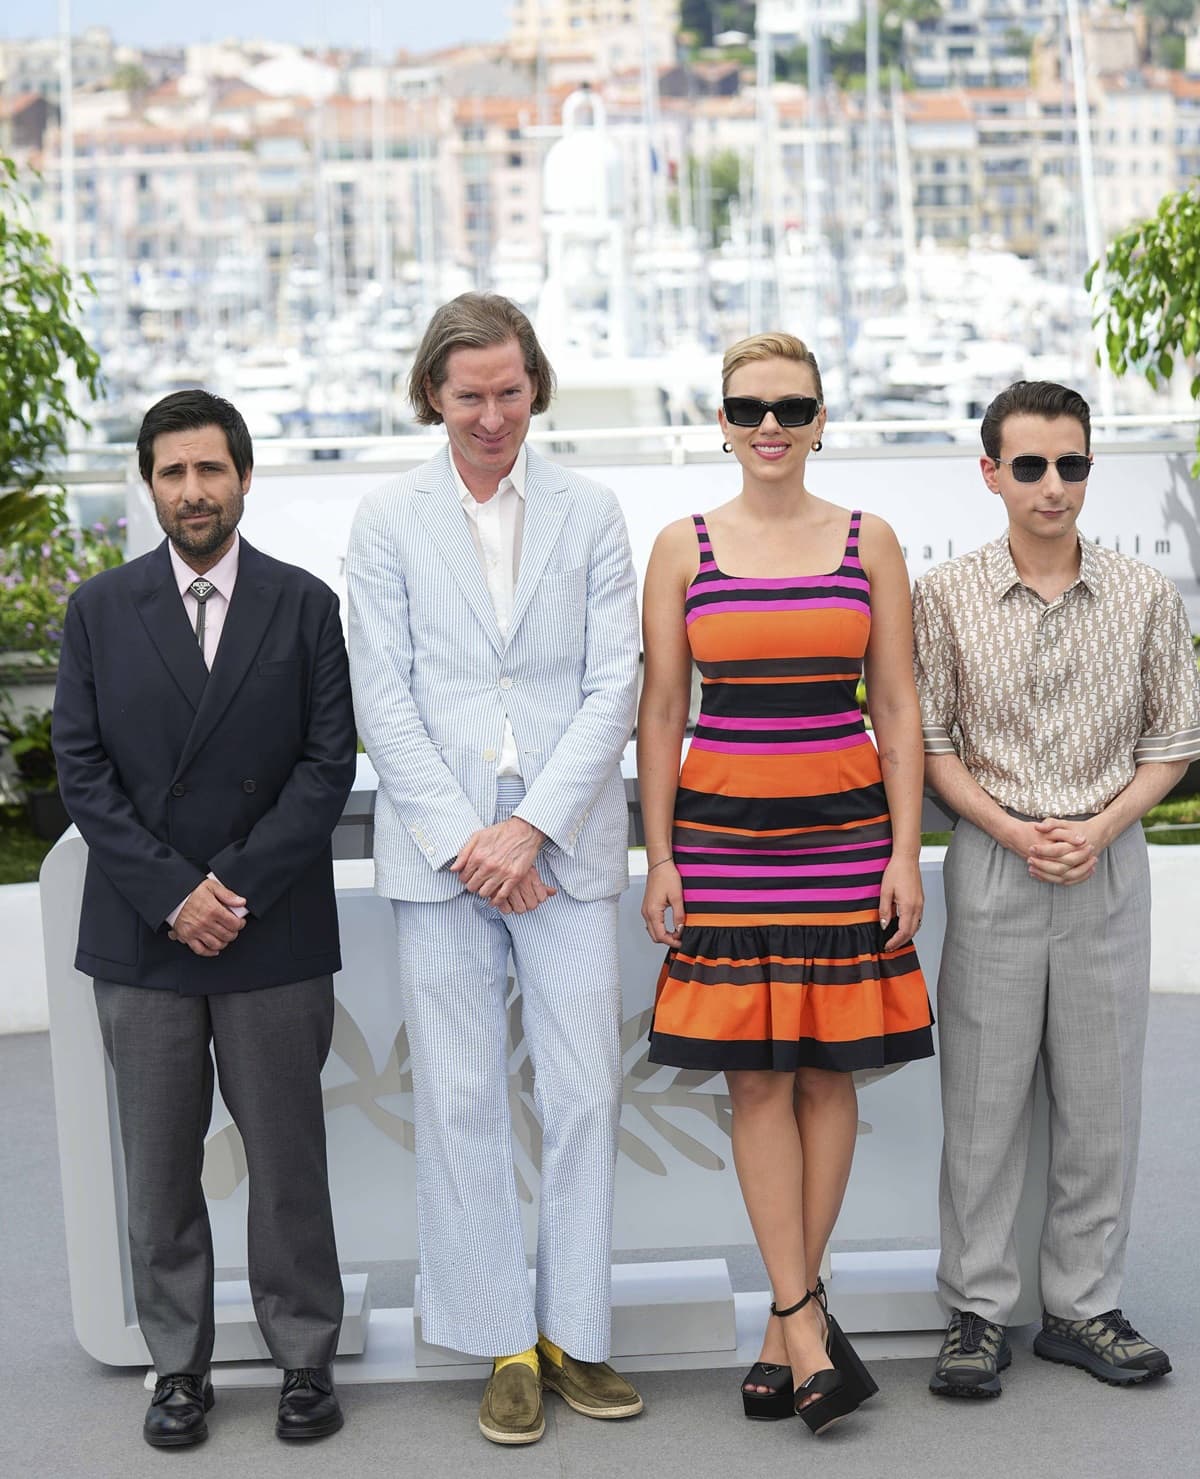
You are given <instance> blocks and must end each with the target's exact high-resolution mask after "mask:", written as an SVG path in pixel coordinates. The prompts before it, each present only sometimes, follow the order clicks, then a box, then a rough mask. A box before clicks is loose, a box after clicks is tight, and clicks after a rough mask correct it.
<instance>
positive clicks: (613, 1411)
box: [539, 1351, 642, 1418]
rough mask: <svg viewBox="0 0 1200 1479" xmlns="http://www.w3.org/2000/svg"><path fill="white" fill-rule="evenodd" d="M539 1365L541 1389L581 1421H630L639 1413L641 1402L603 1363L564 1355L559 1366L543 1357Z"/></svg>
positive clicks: (616, 1374)
mask: <svg viewBox="0 0 1200 1479" xmlns="http://www.w3.org/2000/svg"><path fill="white" fill-rule="evenodd" d="M539 1365H540V1366H541V1368H542V1385H543V1386H544V1387H549V1389H550V1390H551V1391H552V1392H557V1393H558V1395H559V1396H560V1397H561V1398H562V1399H563V1401H564V1402H565V1403H566V1404H567V1406H568V1407H573V1408H574V1409H575V1411H576V1412H582V1413H583V1415H584V1417H603V1418H612V1417H634V1416H636V1415H637V1414H638V1413H639V1412H641V1410H642V1399H641V1398H640V1397H639V1396H638V1394H637V1392H636V1391H635V1390H634V1388H633V1387H632V1386H631V1385H630V1384H629V1382H627V1381H626V1380H625V1378H624V1377H623V1376H621V1375H619V1374H618V1373H617V1372H616V1371H614V1370H613V1369H612V1367H611V1366H610V1365H609V1364H608V1362H607V1361H576V1360H575V1359H574V1358H573V1357H572V1356H568V1355H567V1353H566V1351H564V1352H563V1360H562V1365H561V1366H556V1365H555V1364H554V1362H553V1361H548V1360H547V1359H546V1358H545V1356H542V1357H541V1358H540V1360H539Z"/></svg>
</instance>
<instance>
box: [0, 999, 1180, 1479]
mask: <svg viewBox="0 0 1200 1479" xmlns="http://www.w3.org/2000/svg"><path fill="white" fill-rule="evenodd" d="M1198 1069H1200V997H1196V996H1182V995H1181V996H1155V997H1153V998H1152V1001H1151V1011H1150V1036H1149V1044H1148V1048H1147V1061H1146V1095H1145V1098H1146V1106H1145V1123H1144V1132H1143V1143H1142V1147H1143V1148H1142V1162H1141V1173H1140V1177H1139V1184H1138V1193H1137V1206H1136V1209H1135V1215H1134V1236H1133V1243H1132V1247H1131V1254H1130V1259H1129V1272H1128V1278H1127V1282H1126V1294H1125V1301H1124V1303H1125V1310H1126V1313H1127V1314H1128V1315H1129V1316H1130V1318H1132V1319H1133V1321H1134V1323H1135V1324H1137V1325H1138V1326H1139V1327H1140V1328H1141V1329H1142V1330H1143V1331H1144V1332H1145V1333H1146V1334H1147V1335H1149V1336H1150V1337H1151V1338H1152V1339H1154V1340H1157V1341H1159V1342H1160V1343H1161V1344H1162V1345H1164V1346H1165V1347H1166V1348H1167V1349H1168V1350H1169V1351H1170V1353H1171V1357H1172V1360H1173V1362H1174V1364H1175V1372H1174V1374H1173V1375H1171V1376H1169V1377H1167V1378H1166V1379H1165V1380H1164V1381H1161V1382H1158V1383H1154V1384H1151V1385H1150V1386H1146V1387H1142V1388H1137V1389H1133V1390H1114V1389H1112V1388H1109V1387H1107V1386H1103V1385H1101V1384H1100V1383H1099V1382H1096V1381H1093V1380H1092V1379H1091V1378H1089V1377H1088V1376H1086V1375H1084V1374H1083V1373H1082V1372H1076V1371H1071V1370H1068V1369H1066V1368H1063V1367H1059V1366H1051V1365H1048V1364H1047V1363H1045V1362H1043V1361H1039V1360H1037V1359H1036V1358H1035V1357H1034V1356H1033V1354H1032V1351H1031V1349H1030V1343H1031V1340H1032V1336H1033V1333H1034V1330H1033V1327H1026V1328H1024V1329H1021V1330H1017V1331H1014V1332H1013V1343H1014V1358H1013V1365H1012V1368H1011V1370H1010V1371H1009V1372H1008V1374H1007V1375H1006V1377H1005V1382H1004V1395H1003V1396H1002V1397H1001V1398H1000V1399H999V1400H998V1401H995V1402H982V1403H969V1402H946V1401H944V1400H943V1401H939V1400H937V1399H935V1398H934V1397H932V1396H930V1395H929V1393H928V1391H927V1390H926V1382H927V1380H928V1365H929V1363H928V1362H927V1361H887V1362H877V1363H876V1364H875V1365H874V1367H873V1370H874V1373H875V1376H876V1378H877V1380H878V1381H879V1384H880V1387H881V1389H882V1390H881V1392H880V1395H879V1396H878V1397H877V1398H875V1399H874V1400H873V1401H872V1402H871V1403H869V1404H868V1406H867V1407H865V1408H864V1409H862V1411H860V1412H859V1413H858V1414H856V1415H855V1417H854V1418H852V1419H851V1420H850V1421H849V1422H847V1423H844V1424H841V1425H840V1426H839V1427H837V1428H835V1429H834V1430H833V1431H832V1432H831V1434H830V1435H829V1436H828V1437H825V1438H821V1439H814V1438H812V1437H811V1436H810V1434H809V1433H808V1431H807V1429H806V1428H804V1426H803V1425H802V1424H801V1423H800V1422H798V1421H791V1422H782V1423H748V1422H746V1421H745V1420H744V1419H743V1417H742V1416H741V1403H740V1399H739V1396H738V1391H737V1373H736V1372H730V1371H700V1372H666V1373H655V1374H650V1375H645V1376H643V1377H641V1378H639V1386H640V1388H641V1391H642V1393H643V1396H644V1397H645V1400H646V1412H645V1413H644V1414H643V1415H642V1416H641V1417H639V1418H635V1419H633V1420H632V1421H629V1422H623V1423H599V1422H592V1421H589V1420H588V1419H586V1418H583V1417H580V1416H579V1415H577V1414H576V1413H574V1412H572V1411H570V1410H569V1409H567V1408H566V1407H565V1406H563V1405H562V1404H561V1403H560V1402H559V1401H558V1399H557V1398H554V1397H552V1396H551V1397H549V1398H548V1399H547V1412H546V1419H547V1421H546V1436H545V1437H544V1439H543V1440H542V1441H541V1442H540V1443H539V1444H536V1445H534V1446H532V1447H528V1448H517V1449H507V1450H506V1449H499V1448H496V1447H495V1446H493V1445H490V1444H488V1443H486V1442H485V1441H484V1440H483V1439H482V1438H481V1437H480V1436H479V1433H478V1431H477V1430H476V1427H475V1413H476V1409H477V1406H478V1401H479V1387H478V1384H477V1383H474V1382H464V1383H459V1382H444V1383H411V1384H405V1385H397V1386H357V1387H345V1388H343V1390H342V1401H343V1406H344V1408H345V1411H346V1427H345V1428H344V1429H343V1431H342V1432H341V1433H340V1434H338V1435H337V1436H336V1437H334V1438H332V1439H328V1440H325V1441H322V1442H316V1443H313V1444H311V1445H304V1446H301V1447H297V1446H291V1447H287V1446H285V1445H284V1444H282V1443H280V1442H278V1441H277V1440H276V1439H275V1437H274V1436H273V1421H274V1394H273V1393H270V1392H266V1391H263V1390H239V1391H227V1392H220V1393H218V1397H217V1405H216V1407H215V1408H214V1410H213V1412H212V1414H211V1415H210V1419H209V1428H210V1433H211V1436H210V1438H209V1440H208V1442H207V1443H205V1444H203V1445H202V1446H200V1447H198V1448H195V1449H187V1450H182V1451H175V1452H162V1451H156V1450H153V1449H150V1448H148V1447H147V1446H146V1445H145V1444H144V1443H143V1442H142V1439H141V1434H140V1427H141V1421H142V1414H143V1412H144V1410H145V1406H146V1401H147V1394H146V1392H145V1390H144V1388H143V1386H142V1378H143V1375H144V1373H143V1372H142V1371H141V1370H140V1369H139V1370H137V1371H125V1370H112V1369H109V1368H106V1367H104V1366H101V1365H99V1364H98V1363H97V1362H95V1361H93V1360H92V1359H91V1358H90V1357H89V1356H87V1355H86V1354H85V1353H84V1352H83V1351H82V1350H81V1349H80V1347H79V1346H78V1344H77V1343H76V1341H75V1338H74V1334H73V1332H72V1328H71V1310H70V1295H69V1289H68V1285H67V1270H66V1253H65V1248H64V1242H63V1233H62V1204H61V1193H60V1189H59V1175H58V1153H57V1145H56V1141H55V1132H54V1111H53V1097H52V1089H51V1080H50V1052H49V1043H48V1040H47V1038H46V1037H45V1036H44V1035H34V1036H27V1037H9V1038H0V1113H2V1115H3V1120H2V1123H3V1126H4V1131H3V1135H2V1136H0V1239H2V1241H0V1479H42V1476H46V1479H141V1476H149V1475H154V1476H161V1475H164V1474H166V1473H167V1472H168V1471H170V1472H177V1471H179V1470H182V1469H185V1468H186V1470H187V1471H188V1473H189V1475H192V1476H204V1475H221V1476H237V1479H271V1476H275V1475H279V1476H284V1475H287V1476H306V1475H327V1476H335V1479H340V1476H353V1479H374V1476H376V1475H378V1476H387V1479H406V1476H410V1475H411V1476H413V1479H418V1476H419V1479H442V1476H447V1479H450V1476H454V1479H457V1476H461V1475H465V1474H470V1475H479V1476H485V1475H486V1476H491V1475H513V1476H516V1475H520V1476H521V1479H543V1476H547V1479H548V1476H555V1479H568V1476H569V1479H608V1476H612V1479H618V1476H619V1479H630V1476H636V1475H640V1474H648V1475H652V1476H654V1479H721V1476H726V1475H734V1476H741V1475H743V1474H747V1475H749V1474H753V1475H759V1474H764V1475H765V1474H773V1473H778V1474H786V1475H792V1474H797V1475H798V1474H805V1475H808V1474H812V1475H819V1476H820V1479H884V1476H888V1479H893V1476H894V1479H909V1476H912V1479H917V1476H920V1479H959V1476H964V1479H965V1476H973V1475H975V1474H976V1473H979V1474H981V1475H990V1474H993V1473H999V1474H1006V1475H1016V1476H1021V1479H1052V1476H1053V1479H1195V1476H1197V1475H1200V1380H1198V1373H1200V1308H1198V1299H1197V1295H1198V1292H1200V1273H1198V1263H1197V1237H1198V1233H1197V1229H1198V1228H1200V1154H1198V1152H1197V1142H1198V1140H1200V1071H1198ZM735 1262H737V1263H740V1265H741V1267H740V1268H738V1269H737V1270H736V1271H735V1280H736V1282H737V1283H738V1284H739V1285H741V1286H742V1287H746V1284H745V1283H744V1282H743V1281H744V1280H745V1279H751V1280H753V1282H752V1283H751V1285H750V1287H753V1286H754V1284H755V1283H758V1282H760V1281H759V1280H755V1279H754V1277H753V1268H752V1260H747V1259H746V1258H745V1256H744V1254H742V1255H739V1256H738V1257H737V1258H735ZM409 1275H410V1271H409V1270H407V1269H404V1268H403V1267H402V1266H397V1267H396V1268H395V1269H394V1270H392V1271H390V1273H385V1275H384V1276H385V1278H390V1279H391V1280H392V1281H393V1282H394V1284H395V1285H396V1288H397V1290H398V1289H400V1288H402V1287H403V1285H404V1283H405V1282H406V1281H407V1278H408V1277H409ZM381 1292H382V1291H381Z"/></svg>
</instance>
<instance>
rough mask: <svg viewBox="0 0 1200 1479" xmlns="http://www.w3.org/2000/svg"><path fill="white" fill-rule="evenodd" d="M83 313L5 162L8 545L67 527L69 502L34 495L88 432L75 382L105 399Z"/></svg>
mask: <svg viewBox="0 0 1200 1479" xmlns="http://www.w3.org/2000/svg"><path fill="white" fill-rule="evenodd" d="M80 281H81V282H82V284H83V285H84V287H85V288H86V289H87V290H88V291H89V292H94V288H93V287H92V283H91V281H90V280H89V279H88V278H87V277H86V276H84V277H83V278H81V279H80ZM79 311H80V305H79V298H78V290H77V284H76V280H75V279H74V278H73V277H72V275H71V274H70V273H69V272H68V271H67V269H66V268H65V267H64V266H63V265H62V264H61V263H60V262H58V261H57V260H56V259H55V257H54V254H53V248H52V246H51V242H50V239H49V237H47V236H45V235H43V233H42V232H40V231H38V230H36V229H35V228H34V226H33V225H32V223H31V216H30V209H29V202H28V200H26V198H25V196H24V195H23V194H22V193H21V190H20V189H19V187H18V185H17V167H16V165H15V164H14V163H13V161H12V160H11V159H8V158H6V157H5V156H4V155H0V544H8V543H10V542H11V541H13V540H14V539H17V538H20V537H22V536H23V535H26V534H29V533H34V534H40V533H42V532H44V531H45V530H46V529H48V528H50V527H51V526H52V525H53V524H55V523H58V522H61V520H62V513H63V509H62V505H61V502H59V503H54V502H53V500H46V499H44V498H42V497H40V496H39V495H37V493H36V491H35V490H36V489H38V488H39V487H41V486H42V485H44V484H45V483H46V482H47V481H53V470H54V468H55V467H56V466H57V465H58V464H59V463H60V462H61V461H62V459H64V458H65V457H66V455H67V447H68V437H69V435H70V431H71V429H72V427H74V426H79V427H86V426H87V425H88V423H87V421H86V419H85V418H84V417H83V416H82V415H81V414H80V413H79V412H78V411H77V410H76V409H75V406H74V404H73V403H72V399H71V385H70V383H69V378H68V377H70V376H71V375H72V374H73V376H74V378H75V379H77V380H78V382H79V384H80V385H81V386H83V388H84V389H86V390H87V392H88V393H89V395H90V396H91V397H92V399H93V400H94V399H96V397H97V396H98V395H99V394H100V388H101V377H100V359H99V356H98V355H97V354H96V352H95V351H94V350H93V349H92V347H91V345H90V344H89V343H88V341H87V339H86V338H85V337H84V335H83V333H82V331H81V330H80V329H79V327H78V325H77V323H76V317H77V315H78V313H79Z"/></svg>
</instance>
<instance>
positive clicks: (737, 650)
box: [688, 606, 871, 662]
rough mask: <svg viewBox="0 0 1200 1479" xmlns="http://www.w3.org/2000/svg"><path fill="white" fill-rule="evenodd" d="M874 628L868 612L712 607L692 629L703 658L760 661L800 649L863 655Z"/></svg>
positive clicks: (697, 653)
mask: <svg viewBox="0 0 1200 1479" xmlns="http://www.w3.org/2000/svg"><path fill="white" fill-rule="evenodd" d="M870 631H871V618H870V617H869V616H868V615H867V613H866V612H865V611H846V610H843V609H842V608H841V607H820V606H817V607H809V608H807V609H806V610H803V611H779V610H778V609H776V610H774V611H761V610H760V611H709V612H705V613H703V614H702V615H699V616H697V617H696V618H695V619H694V620H693V621H692V622H691V623H690V625H689V627H688V640H689V642H690V643H691V648H692V652H693V654H694V655H695V656H696V657H697V658H698V659H699V660H700V661H701V662H739V661H741V660H743V659H744V658H745V656H746V653H748V652H753V654H754V656H755V658H756V659H757V660H758V661H769V660H770V659H771V658H774V657H784V658H791V657H795V656H796V654H797V653H798V652H819V653H821V654H822V655H823V656H825V657H845V658H849V659H850V660H851V661H858V660H859V659H861V657H862V655H863V653H864V651H865V650H866V646H867V638H868V636H869V634H870Z"/></svg>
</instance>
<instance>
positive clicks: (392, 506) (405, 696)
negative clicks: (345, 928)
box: [346, 449, 639, 902]
mask: <svg viewBox="0 0 1200 1479" xmlns="http://www.w3.org/2000/svg"><path fill="white" fill-rule="evenodd" d="M346 574H347V583H348V588H349V597H350V600H349V638H350V672H351V681H352V684H353V688H354V709H355V715H356V718H357V721H358V730H359V734H360V735H361V737H362V741H363V744H364V745H365V747H366V750H367V754H368V755H369V756H370V758H371V760H372V762H373V764H374V766H375V769H376V771H377V772H378V775H379V794H378V797H377V800H376V805H375V887H376V891H377V892H378V893H381V894H383V895H384V896H385V897H386V898H392V899H405V900H410V901H413V902H432V901H434V900H439V899H447V898H450V897H451V896H452V895H454V894H456V893H458V892H460V891H461V888H462V885H461V884H460V883H459V881H458V875H457V874H455V873H451V872H450V871H449V869H448V867H447V864H449V863H451V862H452V861H453V860H454V858H455V856H456V854H457V853H458V851H459V849H460V848H461V847H462V846H463V844H464V843H465V842H466V841H467V839H468V837H470V835H471V833H472V832H475V831H478V830H479V828H480V827H484V826H487V825H489V824H490V823H491V822H492V820H493V818H494V814H495V805H496V760H497V757H498V755H499V754H500V749H501V744H502V742H503V736H504V721H505V716H507V717H508V719H509V721H510V722H511V724H512V728H513V735H514V737H515V739H516V742H517V748H518V751H519V754H520V762H521V774H522V776H523V778H524V781H525V787H526V795H525V797H524V799H523V801H522V802H521V805H520V806H519V807H518V815H519V816H522V817H524V818H525V819H526V820H527V821H528V822H530V823H532V824H533V826H535V827H538V828H539V829H540V830H541V831H542V832H544V833H545V834H546V837H547V839H548V841H547V843H546V845H545V846H544V848H543V849H542V853H541V857H542V858H544V859H545V861H546V862H547V864H548V865H549V868H550V870H551V871H552V873H553V874H554V878H555V880H556V881H557V883H558V884H559V885H560V886H561V887H562V888H563V889H564V890H565V891H566V892H567V893H568V894H570V895H571V896H572V897H574V898H577V899H601V898H606V897H609V896H611V895H613V894H617V893H620V892H621V890H622V889H623V888H624V887H625V886H626V884H627V883H628V868H627V857H626V850H627V836H628V820H627V815H626V806H625V789H624V785H623V782H622V780H621V775H620V768H619V765H620V758H621V754H622V751H623V749H624V747H625V744H626V742H627V741H628V739H629V734H630V731H631V729H632V727H633V718H634V709H635V704H636V688H637V666H638V651H639V642H638V624H637V596H636V588H635V586H636V582H635V578H634V573H633V565H632V562H631V558H630V551H629V537H628V534H627V532H626V528H625V520H624V518H623V516H622V514H621V510H620V507H619V505H618V504H617V501H616V499H615V498H614V496H613V494H612V493H611V491H610V490H609V489H607V488H605V487H603V486H602V485H601V484H599V483H596V482H593V481H592V480H591V479H590V478H585V477H580V476H579V475H578V474H576V473H573V472H569V471H567V470H566V469H565V468H561V467H558V466H556V465H555V464H554V463H551V462H548V461H547V460H546V459H545V458H544V457H540V456H538V454H537V453H536V452H534V451H533V450H532V449H529V452H528V465H527V472H526V481H525V520H524V530H523V533H522V538H521V555H520V565H519V568H518V573H517V582H516V589H515V591H514V596H513V611H512V620H511V622H510V625H509V633H508V640H507V642H506V641H505V640H504V638H502V637H501V635H500V629H499V627H498V625H497V623H496V616H495V612H494V610H493V607H492V601H491V597H490V596H489V594H488V589H487V585H486V583H485V581H484V577H483V572H482V570H481V569H480V566H479V556H478V553H477V550H476V547H475V544H474V542H473V540H472V538H471V532H470V529H469V527H468V524H467V518H466V515H465V513H464V511H463V507H462V504H461V502H460V501H459V494H458V488H457V485H456V483H455V479H454V473H453V470H452V468H451V466H450V454H449V449H446V450H444V451H442V452H441V453H439V454H438V456H436V457H434V458H433V459H432V460H431V461H430V462H427V463H425V464H424V465H423V466H421V467H419V468H417V469H415V471H413V472H410V473H406V474H405V475H404V476H403V477H399V478H397V479H395V480H394V481H392V482H390V483H386V484H384V485H383V486H382V487H380V488H377V489H376V490H375V491H374V492H372V493H370V494H368V495H367V497H366V498H364V499H363V501H362V503H361V504H360V506H359V509H358V512H357V514H356V516H355V520H354V527H353V530H352V532H351V535H350V548H349V553H348V555H347V560H346Z"/></svg>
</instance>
